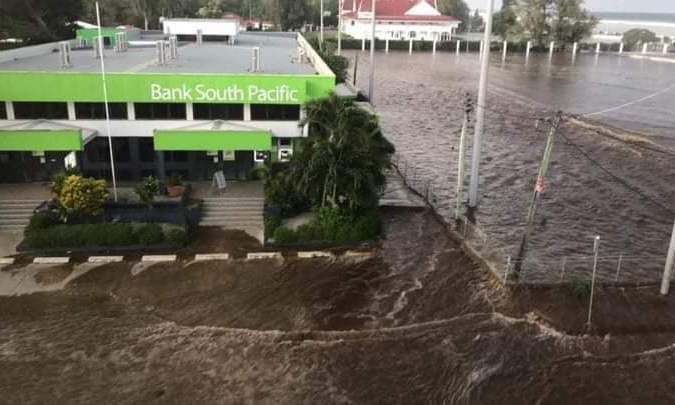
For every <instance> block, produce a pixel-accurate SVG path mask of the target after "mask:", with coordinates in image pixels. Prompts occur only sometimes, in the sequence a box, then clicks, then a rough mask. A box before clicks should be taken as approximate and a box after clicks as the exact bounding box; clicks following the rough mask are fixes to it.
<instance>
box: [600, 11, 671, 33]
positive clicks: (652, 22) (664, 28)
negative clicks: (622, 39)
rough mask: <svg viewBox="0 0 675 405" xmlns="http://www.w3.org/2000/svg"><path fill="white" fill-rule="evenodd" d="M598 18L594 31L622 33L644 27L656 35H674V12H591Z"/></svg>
mask: <svg viewBox="0 0 675 405" xmlns="http://www.w3.org/2000/svg"><path fill="white" fill-rule="evenodd" d="M591 14H592V15H594V16H595V17H597V18H598V19H599V20H600V23H599V24H598V26H597V28H596V31H603V32H610V33H624V32H626V31H628V30H631V29H633V28H645V29H648V30H650V31H653V32H654V33H656V34H657V35H666V36H671V37H672V36H675V13H623V12H602V13H600V12H591Z"/></svg>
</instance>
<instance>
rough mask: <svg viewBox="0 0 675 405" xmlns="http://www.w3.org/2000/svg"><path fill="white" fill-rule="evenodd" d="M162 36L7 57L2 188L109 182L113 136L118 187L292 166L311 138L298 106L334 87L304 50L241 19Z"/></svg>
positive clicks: (82, 41) (107, 32) (117, 38)
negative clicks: (73, 169) (70, 179)
mask: <svg viewBox="0 0 675 405" xmlns="http://www.w3.org/2000/svg"><path fill="white" fill-rule="evenodd" d="M162 26H163V30H162V31H159V30H158V31H141V30H138V29H135V28H105V29H103V28H102V29H101V37H102V39H103V40H102V41H99V40H98V38H99V30H98V28H88V29H81V30H78V31H77V37H76V39H74V40H71V41H64V42H57V43H49V44H43V45H37V46H28V47H21V48H16V49H11V50H5V51H1V52H0V183H8V182H36V181H46V180H48V179H49V178H50V177H51V176H53V175H54V174H55V173H57V172H59V171H61V170H63V168H65V167H66V166H77V167H78V168H79V169H80V170H81V171H82V173H83V174H84V175H86V176H93V177H99V178H106V179H111V177H112V170H111V159H110V148H109V136H110V140H111V141H112V151H113V161H114V166H115V175H116V177H117V179H118V180H121V181H136V180H139V179H141V178H143V177H145V176H149V175H153V176H158V177H163V176H167V175H170V174H177V175H180V176H182V178H184V179H187V180H208V179H210V178H212V176H213V174H214V173H215V172H216V171H223V172H224V174H225V176H226V177H227V178H235V179H246V178H247V176H249V173H250V170H251V168H252V167H253V166H254V165H256V164H260V163H261V162H263V161H265V160H272V161H277V160H279V161H283V160H287V159H289V158H290V156H291V155H292V153H293V148H294V147H295V144H296V141H297V140H298V138H301V137H303V136H307V131H306V128H301V127H300V126H299V123H300V121H301V120H302V118H303V117H302V116H303V112H302V108H301V106H302V105H303V104H304V103H305V102H307V101H309V100H314V99H318V98H322V97H326V96H327V95H328V94H330V92H331V91H333V89H334V87H335V75H334V74H333V73H332V72H331V70H330V69H329V68H328V66H327V65H326V64H325V63H324V62H323V61H322V60H321V58H320V57H319V56H318V55H317V53H316V52H315V51H314V50H313V49H312V48H311V46H310V45H309V44H308V43H307V41H306V40H305V39H304V38H303V37H302V36H300V35H299V34H295V33H267V32H259V33H253V32H251V33H247V32H240V26H239V20H238V19H236V18H230V19H227V18H225V19H214V20H209V19H166V20H163V22H162ZM100 42H103V47H100V46H99V43H100ZM102 58H103V62H104V63H103V65H104V70H105V76H104V75H103V74H102V66H101V65H102V64H101V62H102V60H101V59H102ZM104 78H105V80H103V79H104ZM104 83H105V86H104ZM106 99H107V102H108V103H107V105H108V109H107V110H108V114H106V108H105V106H106V103H105V101H106ZM106 115H108V117H109V120H107V119H106Z"/></svg>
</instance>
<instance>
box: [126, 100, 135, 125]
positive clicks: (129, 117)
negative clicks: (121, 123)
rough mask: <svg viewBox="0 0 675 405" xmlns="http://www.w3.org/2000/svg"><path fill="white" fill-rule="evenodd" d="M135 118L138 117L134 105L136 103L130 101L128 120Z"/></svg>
mask: <svg viewBox="0 0 675 405" xmlns="http://www.w3.org/2000/svg"><path fill="white" fill-rule="evenodd" d="M135 119H136V108H135V107H134V103H132V102H128V103H127V120H129V121H134V120H135Z"/></svg>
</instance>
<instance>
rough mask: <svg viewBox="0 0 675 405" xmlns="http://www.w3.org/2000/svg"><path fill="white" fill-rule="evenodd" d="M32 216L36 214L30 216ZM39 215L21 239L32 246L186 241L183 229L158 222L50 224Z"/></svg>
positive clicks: (72, 246) (37, 247) (183, 242)
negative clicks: (23, 238)
mask: <svg viewBox="0 0 675 405" xmlns="http://www.w3.org/2000/svg"><path fill="white" fill-rule="evenodd" d="M36 216H38V214H36V215H34V218H35V217H36ZM43 217H44V216H43V215H40V217H39V218H38V219H31V224H30V225H29V226H28V227H27V228H26V231H25V242H26V244H27V245H28V247H30V248H32V249H73V248H83V247H125V246H137V245H142V246H153V245H158V244H162V243H165V242H166V243H168V244H171V245H173V246H176V247H180V246H184V245H185V244H186V243H187V235H186V233H185V230H183V229H181V228H170V227H167V228H166V229H164V228H162V226H161V225H159V224H128V223H118V224H79V225H65V224H61V225H51V224H50V223H49V222H48V221H46V220H44V218H43ZM39 225H44V226H43V227H40V226H39Z"/></svg>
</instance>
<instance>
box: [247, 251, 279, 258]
mask: <svg viewBox="0 0 675 405" xmlns="http://www.w3.org/2000/svg"><path fill="white" fill-rule="evenodd" d="M283 258H284V257H283V256H282V255H281V252H257V253H248V254H246V260H264V259H283Z"/></svg>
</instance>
